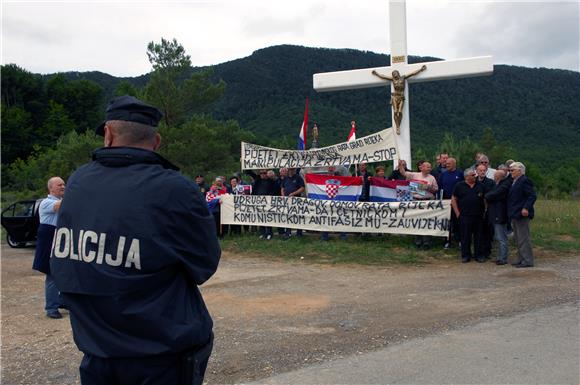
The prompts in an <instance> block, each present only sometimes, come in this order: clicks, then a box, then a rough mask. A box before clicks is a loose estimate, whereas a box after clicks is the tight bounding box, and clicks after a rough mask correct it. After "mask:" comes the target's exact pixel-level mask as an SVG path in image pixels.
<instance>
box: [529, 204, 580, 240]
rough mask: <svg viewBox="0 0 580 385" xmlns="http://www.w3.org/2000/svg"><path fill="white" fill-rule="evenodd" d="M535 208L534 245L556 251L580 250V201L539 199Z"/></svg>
mask: <svg viewBox="0 0 580 385" xmlns="http://www.w3.org/2000/svg"><path fill="white" fill-rule="evenodd" d="M534 208H535V213H536V215H535V217H534V219H533V220H532V221H531V232H532V243H533V245H534V246H540V247H543V248H545V249H547V250H554V251H577V250H580V201H561V200H560V201H557V200H539V201H537V202H536V204H535V206H534Z"/></svg>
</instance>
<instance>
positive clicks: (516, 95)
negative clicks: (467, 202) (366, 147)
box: [1, 41, 580, 192]
mask: <svg viewBox="0 0 580 385" xmlns="http://www.w3.org/2000/svg"><path fill="white" fill-rule="evenodd" d="M165 43H169V42H168V41H165ZM174 43H175V44H177V45H178V43H177V42H175V41H174ZM162 44H163V42H162ZM193 55H195V53H193ZM433 60H438V59H436V58H427V57H410V62H412V63H413V62H425V61H433ZM187 63H189V61H187ZM388 63H389V57H388V56H387V55H380V54H376V53H372V52H362V51H356V50H350V49H326V48H307V47H300V46H290V45H282V46H275V47H269V48H264V49H261V50H258V51H256V52H254V53H253V54H252V55H250V56H248V57H245V58H242V59H237V60H233V61H230V62H226V63H221V64H217V65H215V66H213V67H211V68H192V67H191V66H190V65H189V64H188V65H185V66H181V67H179V68H178V71H176V72H172V71H173V70H172V69H167V70H169V71H170V72H169V73H172V75H171V80H170V81H169V82H167V81H166V80H163V76H167V75H163V74H162V73H160V72H159V71H153V72H151V73H150V74H145V75H141V76H138V77H134V78H116V77H113V76H110V75H108V74H104V73H101V72H84V73H79V72H70V73H62V74H53V75H43V76H41V75H36V74H31V73H29V72H27V71H26V69H22V68H20V67H18V66H17V65H7V66H3V67H2V89H1V93H2V167H3V174H4V178H3V180H2V185H3V187H7V186H8V187H9V188H13V189H21V188H27V189H31V190H34V189H38V188H39V187H37V185H38V180H41V179H42V178H43V177H44V176H43V174H42V173H43V172H44V173H48V172H49V169H48V168H47V169H45V170H44V171H42V172H40V171H39V172H36V171H35V163H34V162H40V163H42V161H41V159H49V158H50V159H54V157H61V156H62V158H63V159H62V161H59V162H60V163H58V162H56V161H51V162H52V165H51V166H50V167H52V169H50V170H52V171H50V172H60V173H61V174H62V175H63V176H66V175H65V174H66V173H68V172H70V170H73V169H74V167H76V165H77V164H78V163H79V162H83V161H85V159H87V158H88V155H87V153H88V151H89V149H90V148H93V147H94V146H95V145H98V142H99V139H98V138H94V137H90V136H86V135H85V132H86V131H87V130H89V131H92V130H93V129H94V127H95V126H96V125H97V124H98V123H99V122H101V121H102V119H103V117H104V113H103V111H104V108H105V106H106V104H107V101H108V100H110V99H111V98H112V97H113V96H114V95H119V94H124V93H129V94H132V95H137V96H139V97H142V98H144V100H148V101H149V102H151V103H153V104H155V103H157V102H156V100H160V99H156V98H159V97H162V96H163V95H170V94H171V93H172V92H173V91H171V92H166V91H167V90H165V91H164V90H163V88H159V87H160V86H161V85H162V84H166V85H170V86H171V87H173V88H172V90H178V94H179V93H180V94H179V95H181V96H179V95H178V97H177V99H175V100H174V105H173V106H171V108H177V112H178V113H179V119H177V120H175V121H173V122H169V121H166V122H165V123H164V125H163V126H162V127H161V128H160V130H162V132H163V134H164V135H165V137H166V138H169V139H170V140H169V141H167V140H166V141H165V143H166V144H167V145H166V146H165V147H164V148H163V151H165V154H166V155H169V156H170V157H171V158H173V159H176V161H177V163H178V164H179V165H180V166H181V167H182V169H183V170H184V171H185V172H186V173H193V172H195V171H196V170H198V171H204V172H209V171H212V172H213V171H215V172H218V171H220V172H222V173H223V171H231V170H230V169H231V168H233V167H235V166H234V165H235V164H237V160H236V158H237V157H239V150H238V148H239V147H238V145H239V139H240V138H245V140H252V141H255V142H257V143H259V144H262V145H268V146H272V147H282V148H294V147H295V146H296V136H297V134H298V130H299V128H300V126H301V124H302V118H303V113H304V102H305V100H306V98H307V97H308V98H309V100H310V114H309V117H310V127H312V124H313V123H317V124H318V126H319V129H320V142H321V144H322V145H329V144H333V143H337V142H340V141H344V140H346V137H347V135H348V133H349V130H350V121H351V120H355V121H356V122H357V135H358V136H363V135H366V134H368V133H371V132H375V131H378V130H380V129H383V128H385V127H389V126H390V125H391V122H390V116H391V112H390V106H389V99H390V88H389V87H388V85H387V83H385V87H377V88H371V89H360V90H351V91H337V92H326V93H317V92H316V91H314V90H313V89H312V75H313V74H314V73H319V72H328V71H339V70H349V69H358V68H372V67H380V66H385V65H387V64H388ZM409 92H410V98H409V102H410V119H411V140H412V151H413V158H414V159H418V158H427V159H431V158H433V157H434V154H435V152H436V151H438V150H445V151H451V152H452V153H453V154H454V155H455V156H457V157H459V158H461V159H460V165H462V166H463V165H466V164H470V162H472V159H471V157H472V153H473V151H475V150H483V151H485V152H487V153H488V154H489V155H490V156H491V161H492V164H493V165H496V164H497V163H499V162H501V161H504V160H505V159H506V157H512V158H516V159H518V160H521V161H523V162H524V163H527V164H530V165H532V166H533V167H531V171H532V172H533V174H534V176H535V177H536V179H537V180H538V184H539V185H541V186H542V187H543V188H545V190H546V191H548V190H554V191H559V192H571V191H575V190H577V189H578V179H580V178H578V175H580V157H579V156H578V148H579V145H580V73H578V72H574V71H566V70H554V69H546V68H524V67H515V66H506V65H496V66H495V67H494V73H493V75H492V76H487V77H477V78H468V79H458V80H447V81H436V82H428V83H418V84H411V85H410V86H409ZM155 94H157V95H158V96H155ZM176 95H177V94H176ZM175 103H177V104H175ZM158 106H159V105H158ZM160 107H161V106H160ZM220 122H221V123H220ZM71 133H73V134H74V135H72V136H71ZM83 135H84V136H83ZM59 138H60V139H59ZM57 140H58V142H57ZM59 146H60V147H59ZM199 146H201V147H199ZM63 148H64V149H66V151H69V153H67V152H66V151H65V150H63ZM196 148H197V150H196V151H192V150H195V149H196ZM51 151H54V153H52V152H51ZM460 153H461V154H460ZM67 154H68V155H67ZM215 154H220V157H221V158H223V159H221V158H220V159H221V160H220V161H219V162H217V161H216V155H215ZM49 155H50V156H49ZM43 157H44V158H43ZM19 159H20V160H19ZM71 159H72V160H71ZM55 162H56V163H55ZM220 162H221V163H220ZM39 167H40V166H39ZM220 167H222V168H225V169H224V170H221V169H220ZM37 168H38V167H37ZM556 169H557V172H553V171H554V170H556ZM59 170H61V171H59ZM28 173H30V174H34V175H30V176H29V177H30V179H31V180H34V181H35V182H34V183H29V185H30V186H24V187H22V183H20V179H19V178H20V175H21V174H26V175H28ZM564 176H566V177H567V178H568V180H567V181H566V182H565V183H563V184H562V183H560V181H561V180H562V179H563V177H564ZM27 177H28V176H27ZM558 183H560V185H558Z"/></svg>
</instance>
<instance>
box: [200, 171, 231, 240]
mask: <svg viewBox="0 0 580 385" xmlns="http://www.w3.org/2000/svg"><path fill="white" fill-rule="evenodd" d="M227 192H228V190H227V188H226V186H224V181H223V180H222V178H220V177H217V178H216V179H215V181H214V182H213V183H212V185H211V187H210V188H209V191H208V192H206V193H205V200H206V202H207V207H208V209H209V211H210V212H211V213H212V215H213V219H214V222H215V229H216V233H217V235H218V238H220V239H223V237H224V233H225V231H223V229H222V225H221V219H220V200H219V196H220V195H224V194H227Z"/></svg>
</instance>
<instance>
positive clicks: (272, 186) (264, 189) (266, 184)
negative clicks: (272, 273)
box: [245, 170, 280, 241]
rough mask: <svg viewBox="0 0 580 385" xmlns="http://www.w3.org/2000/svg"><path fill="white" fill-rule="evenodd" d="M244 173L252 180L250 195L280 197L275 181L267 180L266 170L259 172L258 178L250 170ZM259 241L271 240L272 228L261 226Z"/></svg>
mask: <svg viewBox="0 0 580 385" xmlns="http://www.w3.org/2000/svg"><path fill="white" fill-rule="evenodd" d="M245 172H246V174H248V175H249V176H251V177H252V179H254V184H253V185H252V195H271V196H276V195H280V194H279V192H278V188H277V183H276V181H275V180H273V179H271V178H268V170H260V175H259V176H258V175H257V174H256V173H255V172H254V171H252V170H246V171H245ZM260 239H265V240H267V241H269V240H270V239H272V228H271V227H266V226H261V227H260Z"/></svg>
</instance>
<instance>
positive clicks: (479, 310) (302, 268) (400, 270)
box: [1, 245, 580, 385]
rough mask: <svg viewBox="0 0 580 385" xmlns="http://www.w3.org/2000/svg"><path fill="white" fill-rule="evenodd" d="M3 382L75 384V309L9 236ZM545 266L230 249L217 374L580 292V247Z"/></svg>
mask: <svg viewBox="0 0 580 385" xmlns="http://www.w3.org/2000/svg"><path fill="white" fill-rule="evenodd" d="M1 251H2V283H1V287H2V296H1V298H2V306H1V310H2V315H1V320H2V373H1V380H2V381H1V382H2V384H6V385H9V384H76V383H79V380H78V364H79V362H80V358H81V354H80V353H79V352H78V351H77V349H76V346H75V345H74V342H73V341H72V336H71V331H70V323H69V320H68V314H66V312H65V318H63V319H62V320H52V319H48V318H46V317H45V315H44V311H43V303H44V294H43V293H44V291H43V287H44V286H43V282H44V276H43V275H41V274H39V273H36V272H34V271H32V270H31V268H30V266H31V264H32V259H33V253H34V249H32V248H26V249H10V248H8V247H7V246H6V245H2V250H1ZM535 252H536V259H537V263H538V266H537V267H536V268H533V269H514V268H513V267H511V266H509V265H508V266H496V265H495V264H491V263H485V264H476V263H470V264H460V263H457V262H456V261H445V262H442V261H436V260H434V261H433V262H431V263H426V264H423V265H418V266H411V267H409V266H387V267H364V266H344V265H341V266H329V265H319V264H311V263H309V262H308V260H307V259H306V260H297V261H295V262H284V261H280V260H269V259H263V258H259V259H258V258H252V257H249V256H243V255H232V254H229V253H225V254H224V255H223V257H222V261H221V263H220V267H219V269H218V273H217V274H216V275H215V277H213V278H212V279H211V280H210V281H209V282H208V283H207V284H206V285H204V286H203V288H202V292H203V295H204V297H205V298H206V302H207V305H208V308H209V310H210V312H211V313H212V315H213V317H214V321H215V330H214V331H215V335H216V343H215V349H214V354H213V355H212V358H211V360H210V364H209V367H208V373H207V375H206V380H207V382H208V383H209V384H234V383H244V382H250V381H255V380H260V379H265V378H268V377H271V376H275V375H278V374H280V373H285V372H290V371H293V370H297V369H300V368H304V367H308V366H311V365H313V364H317V363H324V362H328V361H332V360H337V359H341V358H345V357H353V356H354V355H363V354H366V353H370V352H374V351H379V350H381V349H383V348H385V347H388V346H393V345H395V344H399V343H401V342H404V341H409V340H412V339H415V338H424V337H428V336H432V335H439V334H444V333H447V332H449V331H452V330H458V329H460V328H463V327H466V326H470V325H476V324H478V323H481V322H485V321H489V320H493V319H502V318H506V317H509V316H514V315H517V314H521V313H522V314H523V313H526V312H529V311H532V310H534V309H542V308H546V307H550V306H555V305H558V304H577V303H578V302H577V301H578V300H579V299H580V285H579V281H580V258H578V256H577V255H557V256H556V255H553V254H547V253H544V252H543V251H542V250H535Z"/></svg>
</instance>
